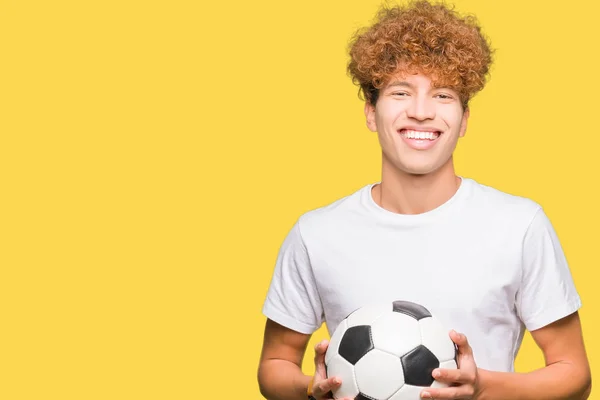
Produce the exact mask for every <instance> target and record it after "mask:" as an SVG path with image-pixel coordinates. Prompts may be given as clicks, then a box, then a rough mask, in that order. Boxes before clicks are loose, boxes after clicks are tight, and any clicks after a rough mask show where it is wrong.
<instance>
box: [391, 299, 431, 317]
mask: <svg viewBox="0 0 600 400" xmlns="http://www.w3.org/2000/svg"><path fill="white" fill-rule="evenodd" d="M393 310H394V312H397V313H402V314H406V315H409V316H411V317H413V318H414V319H416V320H417V321H418V320H420V319H423V318H427V317H431V313H430V312H429V310H428V309H426V308H425V307H423V306H422V305H420V304H417V303H412V302H410V301H402V300H397V301H394V303H393Z"/></svg>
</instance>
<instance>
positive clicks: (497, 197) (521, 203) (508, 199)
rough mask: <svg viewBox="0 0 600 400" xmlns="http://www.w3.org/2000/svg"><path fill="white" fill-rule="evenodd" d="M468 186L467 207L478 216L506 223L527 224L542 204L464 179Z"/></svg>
mask: <svg viewBox="0 0 600 400" xmlns="http://www.w3.org/2000/svg"><path fill="white" fill-rule="evenodd" d="M466 181H467V183H468V184H469V186H470V193H469V197H468V199H469V201H468V207H469V208H470V210H471V211H473V212H474V213H476V214H478V215H479V216H485V217H486V218H491V219H494V220H498V221H505V222H506V223H517V222H520V223H522V224H525V225H529V223H531V221H532V220H533V219H534V217H535V216H536V214H538V212H539V211H540V210H541V209H542V206H541V205H540V204H539V203H538V202H536V201H535V200H533V199H531V198H528V197H524V196H521V195H517V194H513V193H508V192H506V191H503V190H500V189H497V188H495V187H492V186H488V185H485V184H482V183H479V182H477V181H475V180H473V179H468V178H467V179H466Z"/></svg>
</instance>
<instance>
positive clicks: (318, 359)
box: [315, 340, 329, 379]
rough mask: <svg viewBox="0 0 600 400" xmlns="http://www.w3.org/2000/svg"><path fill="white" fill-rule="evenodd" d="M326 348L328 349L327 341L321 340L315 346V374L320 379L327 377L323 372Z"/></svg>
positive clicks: (324, 371) (325, 372)
mask: <svg viewBox="0 0 600 400" xmlns="http://www.w3.org/2000/svg"><path fill="white" fill-rule="evenodd" d="M327 347H329V341H328V340H322V341H320V342H319V343H317V344H316V345H315V372H316V375H319V378H320V379H323V378H325V377H326V376H327V371H326V370H325V353H327Z"/></svg>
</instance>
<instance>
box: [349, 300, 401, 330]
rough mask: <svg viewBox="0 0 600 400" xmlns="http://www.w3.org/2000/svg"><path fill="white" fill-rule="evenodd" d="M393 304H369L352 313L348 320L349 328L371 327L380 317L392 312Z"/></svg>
mask: <svg viewBox="0 0 600 400" xmlns="http://www.w3.org/2000/svg"><path fill="white" fill-rule="evenodd" d="M391 310H392V305H391V304H385V303H384V304H381V303H377V304H367V305H365V306H363V307H361V308H359V309H358V310H355V311H354V312H353V313H351V314H350V315H349V316H348V318H346V320H347V321H348V328H350V327H353V326H358V325H371V323H372V322H373V321H375V320H376V319H377V318H378V317H379V316H380V315H383V314H385V313H386V312H390V311H391Z"/></svg>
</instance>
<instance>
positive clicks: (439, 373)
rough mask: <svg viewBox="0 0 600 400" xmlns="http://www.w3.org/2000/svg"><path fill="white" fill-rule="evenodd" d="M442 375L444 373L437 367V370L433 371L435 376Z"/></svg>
mask: <svg viewBox="0 0 600 400" xmlns="http://www.w3.org/2000/svg"><path fill="white" fill-rule="evenodd" d="M441 375H442V373H441V372H440V371H438V370H437V369H436V370H435V371H433V377H434V378H439V377H440V376H441Z"/></svg>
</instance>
